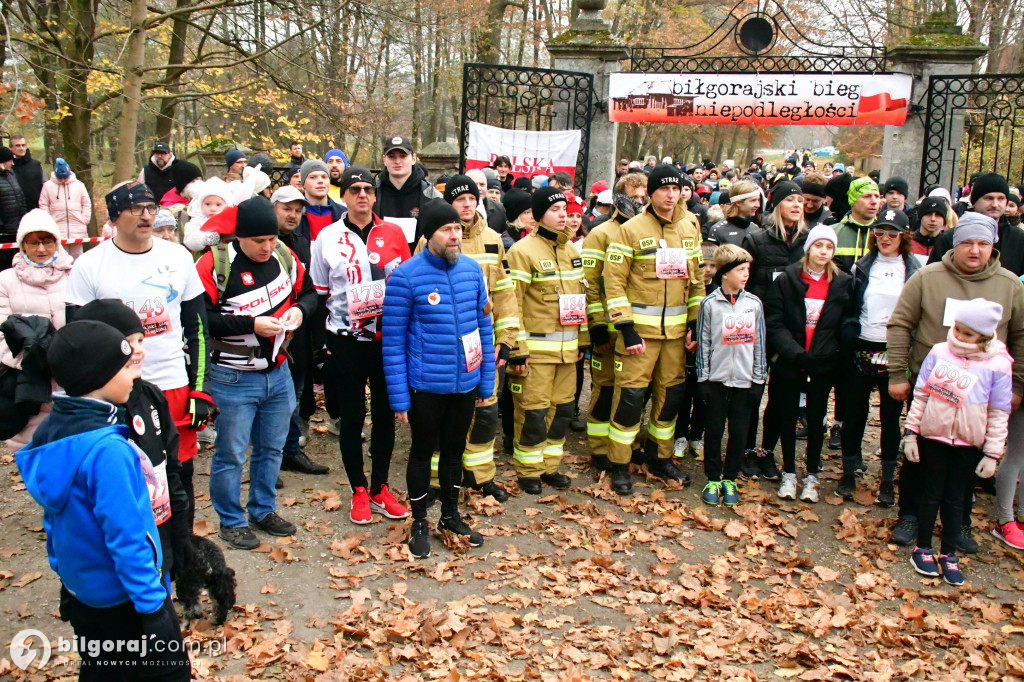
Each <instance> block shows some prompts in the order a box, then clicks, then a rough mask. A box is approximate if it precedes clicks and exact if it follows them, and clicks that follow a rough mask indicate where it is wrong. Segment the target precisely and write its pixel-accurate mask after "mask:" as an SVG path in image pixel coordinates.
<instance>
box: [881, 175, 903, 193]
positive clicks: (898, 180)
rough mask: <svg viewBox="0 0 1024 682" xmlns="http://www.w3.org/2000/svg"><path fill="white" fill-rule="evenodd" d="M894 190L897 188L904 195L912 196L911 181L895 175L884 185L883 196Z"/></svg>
mask: <svg viewBox="0 0 1024 682" xmlns="http://www.w3.org/2000/svg"><path fill="white" fill-rule="evenodd" d="M892 190H896V191H897V192H899V193H900V194H902V195H903V196H905V197H908V196H910V183H909V182H907V179H906V178H904V177H900V176H899V175H894V176H892V177H891V178H889V179H888V180H886V181H885V184H884V185H882V196H883V197H884V196H885V195H886V193H888V192H890V191H892Z"/></svg>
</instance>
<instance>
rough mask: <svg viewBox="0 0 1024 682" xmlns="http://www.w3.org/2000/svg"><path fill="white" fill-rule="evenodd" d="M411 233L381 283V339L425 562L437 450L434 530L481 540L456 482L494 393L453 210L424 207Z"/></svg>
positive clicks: (474, 272) (488, 332) (415, 532)
mask: <svg viewBox="0 0 1024 682" xmlns="http://www.w3.org/2000/svg"><path fill="white" fill-rule="evenodd" d="M416 229H417V231H418V232H420V233H421V234H422V235H423V236H424V238H425V239H426V240H427V248H425V249H424V250H423V251H420V252H419V253H418V254H416V255H415V256H413V257H412V258H411V259H409V260H407V261H406V262H404V263H402V264H401V265H400V266H398V269H396V270H395V271H394V272H393V273H392V274H391V278H390V279H389V280H388V285H387V289H386V290H385V292H384V316H383V332H382V334H383V336H382V340H383V345H384V377H385V378H386V379H387V384H388V398H389V400H390V402H391V409H393V410H394V411H395V416H396V417H397V418H398V419H399V420H400V421H403V422H408V423H409V426H410V428H411V430H412V446H411V448H410V450H409V469H408V472H407V474H406V480H407V483H408V485H409V501H410V502H411V503H412V517H413V522H412V528H411V530H410V533H409V550H410V551H411V552H412V554H413V555H414V556H417V557H420V558H424V557H428V556H430V526H429V524H428V523H427V494H428V492H429V488H430V459H431V457H432V456H433V453H434V450H435V449H438V450H439V451H440V453H441V455H440V461H439V463H438V481H439V483H440V485H441V520H440V521H439V522H438V528H439V529H443V530H449V531H451V532H453V533H455V534H456V535H460V536H462V537H465V538H467V539H468V541H469V545H470V546H471V547H479V546H480V545H482V544H483V542H484V539H483V537H481V535H480V534H479V533H477V532H476V531H475V530H473V529H472V528H470V527H469V525H468V524H466V522H465V521H463V520H462V517H461V516H460V515H459V508H458V503H459V483H460V482H461V481H462V453H463V451H464V450H465V449H466V437H467V435H468V434H469V425H470V422H471V421H472V419H473V411H474V409H475V408H476V405H477V404H478V403H482V402H483V401H485V400H487V399H488V398H490V397H491V394H492V393H493V392H494V364H495V363H494V337H493V331H492V328H491V307H490V304H489V302H488V298H487V284H486V283H485V282H484V277H483V272H481V270H480V266H479V265H477V263H476V261H475V260H473V259H472V258H468V257H467V258H462V257H460V255H459V254H460V248H461V243H462V223H461V221H460V220H459V214H458V212H457V211H456V210H455V209H454V208H453V207H452V206H451V205H449V204H448V203H447V202H445V201H442V200H440V199H436V200H432V201H429V202H427V203H426V204H424V205H423V207H422V208H421V209H420V215H419V220H418V222H417V224H416ZM439 445H440V447H438V446H439Z"/></svg>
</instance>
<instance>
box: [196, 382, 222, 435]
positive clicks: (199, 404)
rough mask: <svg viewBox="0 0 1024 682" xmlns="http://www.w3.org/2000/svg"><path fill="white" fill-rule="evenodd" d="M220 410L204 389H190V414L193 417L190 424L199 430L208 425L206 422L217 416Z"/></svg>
mask: <svg viewBox="0 0 1024 682" xmlns="http://www.w3.org/2000/svg"><path fill="white" fill-rule="evenodd" d="M219 412H220V411H219V410H218V409H217V404H216V403H215V402H213V398H211V397H210V396H209V394H207V393H203V392H202V391H189V394H188V415H189V417H191V419H192V423H191V424H189V426H190V427H191V428H193V429H195V430H197V431H198V430H199V429H200V428H202V427H203V426H205V425H206V422H207V421H209V420H210V419H213V418H214V417H216V416H217V414H218V413H219Z"/></svg>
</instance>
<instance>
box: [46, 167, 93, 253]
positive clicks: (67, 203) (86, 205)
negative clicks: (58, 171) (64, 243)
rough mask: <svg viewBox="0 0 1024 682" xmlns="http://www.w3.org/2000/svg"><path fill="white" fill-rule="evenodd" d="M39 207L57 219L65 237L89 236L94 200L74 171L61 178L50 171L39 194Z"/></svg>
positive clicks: (80, 237)
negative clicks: (63, 178) (65, 177)
mask: <svg viewBox="0 0 1024 682" xmlns="http://www.w3.org/2000/svg"><path fill="white" fill-rule="evenodd" d="M39 208H41V209H43V210H44V211H46V212H47V213H49V214H50V215H51V216H53V219H54V220H56V221H57V226H58V227H60V232H61V235H62V236H63V238H64V239H84V238H85V237H88V236H89V220H90V219H91V218H92V200H91V199H90V198H89V190H87V189H86V187H85V183H83V182H82V181H81V180H78V179H77V178H76V177H75V174H74V173H72V174H71V175H70V176H69V177H68V178H67V179H65V180H60V179H58V178H57V176H56V175H54V174H53V173H50V179H49V180H47V181H46V182H45V183H44V184H43V191H42V193H41V194H40V195H39Z"/></svg>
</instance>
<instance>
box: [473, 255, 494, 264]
mask: <svg viewBox="0 0 1024 682" xmlns="http://www.w3.org/2000/svg"><path fill="white" fill-rule="evenodd" d="M467 255H468V256H469V257H470V258H472V259H473V260H475V261H476V262H477V263H479V264H480V265H497V264H498V254H496V253H470V254H467Z"/></svg>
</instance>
